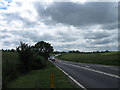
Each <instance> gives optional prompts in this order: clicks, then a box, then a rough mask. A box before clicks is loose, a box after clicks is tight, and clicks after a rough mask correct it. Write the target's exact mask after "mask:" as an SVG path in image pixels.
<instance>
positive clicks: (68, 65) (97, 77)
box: [53, 60, 119, 88]
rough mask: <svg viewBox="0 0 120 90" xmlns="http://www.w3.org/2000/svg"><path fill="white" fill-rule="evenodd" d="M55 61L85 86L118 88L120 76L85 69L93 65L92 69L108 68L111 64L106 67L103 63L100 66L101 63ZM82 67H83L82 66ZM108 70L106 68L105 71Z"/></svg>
mask: <svg viewBox="0 0 120 90" xmlns="http://www.w3.org/2000/svg"><path fill="white" fill-rule="evenodd" d="M53 63H54V64H55V65H56V66H59V67H60V68H61V69H63V70H64V71H65V72H67V73H68V74H69V75H70V76H72V77H73V78H74V79H75V80H76V81H78V82H79V83H81V84H82V85H83V86H84V87H85V88H117V87H118V80H119V78H116V77H112V76H108V75H104V74H101V73H97V72H94V71H90V70H87V69H84V68H90V69H91V67H92V69H93V68H95V67H101V68H102V69H103V68H105V69H106V70H107V69H108V68H109V69H110V68H111V67H109V66H108V67H104V66H102V65H100V66H99V65H92V64H82V63H74V62H68V61H67V62H66V61H63V60H57V61H55V62H53ZM79 64H80V65H79ZM86 66H87V67H86ZM80 67H82V68H80ZM114 68H115V67H114ZM109 69H108V70H109ZM95 70H96V69H95ZM97 70H98V68H97ZM106 70H104V72H105V71H106ZM108 70H107V71H108ZM113 71H114V72H115V70H113ZM111 72H112V69H111V71H109V73H111ZM117 72H118V71H117ZM106 73H107V72H106ZM111 74H113V73H111ZM116 74H117V73H116Z"/></svg>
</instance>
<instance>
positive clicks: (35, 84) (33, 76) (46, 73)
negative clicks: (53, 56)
mask: <svg viewBox="0 0 120 90" xmlns="http://www.w3.org/2000/svg"><path fill="white" fill-rule="evenodd" d="M51 73H54V75H55V88H75V86H74V85H73V84H72V83H70V82H69V80H68V78H67V76H65V75H64V73H63V72H61V71H60V70H59V69H58V68H56V67H55V66H54V65H53V64H52V63H51V62H48V65H47V67H46V68H45V69H43V70H34V71H31V72H30V73H28V74H26V75H24V76H20V77H18V78H17V79H15V80H14V81H12V82H9V83H8V85H7V88H50V74H51Z"/></svg>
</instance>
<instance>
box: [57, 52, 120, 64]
mask: <svg viewBox="0 0 120 90" xmlns="http://www.w3.org/2000/svg"><path fill="white" fill-rule="evenodd" d="M119 53H120V52H108V53H91V54H79V53H64V54H61V55H60V56H58V57H57V58H59V59H62V60H67V61H73V62H81V63H92V64H103V65H115V66H118V62H119V60H118V54H119ZM119 66H120V65H119Z"/></svg>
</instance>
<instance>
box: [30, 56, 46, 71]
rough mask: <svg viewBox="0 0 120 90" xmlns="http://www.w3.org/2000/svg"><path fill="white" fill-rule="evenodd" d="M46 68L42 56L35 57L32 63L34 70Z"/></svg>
mask: <svg viewBox="0 0 120 90" xmlns="http://www.w3.org/2000/svg"><path fill="white" fill-rule="evenodd" d="M45 66H46V60H45V59H44V57H42V56H38V55H37V56H35V57H34V59H33V60H32V62H31V68H32V69H43V68H44V67H45Z"/></svg>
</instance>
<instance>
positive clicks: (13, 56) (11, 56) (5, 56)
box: [2, 52, 20, 65]
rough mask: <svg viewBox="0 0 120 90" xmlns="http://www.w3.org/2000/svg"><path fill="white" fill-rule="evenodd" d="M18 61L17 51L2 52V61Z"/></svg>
mask: <svg viewBox="0 0 120 90" xmlns="http://www.w3.org/2000/svg"><path fill="white" fill-rule="evenodd" d="M6 62H9V63H20V61H19V57H18V53H17V52H2V63H3V65H4V63H6Z"/></svg>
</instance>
